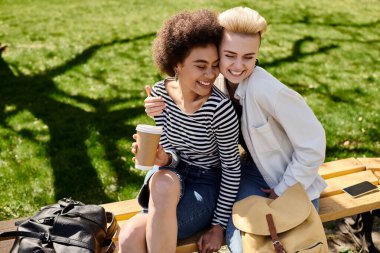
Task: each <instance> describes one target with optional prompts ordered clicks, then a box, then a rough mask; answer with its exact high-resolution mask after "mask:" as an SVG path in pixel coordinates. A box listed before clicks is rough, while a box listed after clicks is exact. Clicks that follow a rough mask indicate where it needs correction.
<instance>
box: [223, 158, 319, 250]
mask: <svg viewBox="0 0 380 253" xmlns="http://www.w3.org/2000/svg"><path fill="white" fill-rule="evenodd" d="M260 188H265V189H269V188H270V187H269V186H268V184H267V183H266V182H265V181H264V178H263V177H262V175H261V173H260V172H259V170H258V169H257V167H256V165H255V163H254V162H253V161H244V160H242V166H241V180H240V188H239V192H238V195H237V197H236V201H239V200H242V199H244V198H246V197H248V196H251V195H258V196H262V197H267V194H266V193H265V192H263V191H261V190H260ZM312 203H313V205H314V206H315V208H316V209H317V210H319V199H314V200H313V201H312ZM226 241H227V245H228V248H229V250H230V251H231V253H243V244H242V239H241V233H240V230H238V229H237V228H236V227H235V226H234V224H233V223H232V218H230V220H229V222H228V225H227V230H226Z"/></svg>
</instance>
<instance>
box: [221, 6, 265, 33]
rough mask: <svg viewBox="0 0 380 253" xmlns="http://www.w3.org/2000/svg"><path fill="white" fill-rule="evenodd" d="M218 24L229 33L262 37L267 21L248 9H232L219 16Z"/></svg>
mask: <svg viewBox="0 0 380 253" xmlns="http://www.w3.org/2000/svg"><path fill="white" fill-rule="evenodd" d="M218 20H219V23H220V25H221V26H223V28H224V29H226V30H227V31H230V32H236V33H245V34H257V33H259V34H260V36H263V34H264V33H265V31H266V30H267V21H265V18H263V17H262V16H261V15H260V14H259V13H258V12H257V11H255V10H252V9H251V8H248V7H234V8H231V9H228V10H226V11H224V12H222V13H220V14H219V17H218Z"/></svg>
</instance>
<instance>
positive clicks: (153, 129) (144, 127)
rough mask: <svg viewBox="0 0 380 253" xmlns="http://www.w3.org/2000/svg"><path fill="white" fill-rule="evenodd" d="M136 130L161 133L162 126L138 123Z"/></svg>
mask: <svg viewBox="0 0 380 253" xmlns="http://www.w3.org/2000/svg"><path fill="white" fill-rule="evenodd" d="M136 130H137V131H139V132H144V133H151V134H162V127H159V126H151V125H144V124H138V125H137V127H136Z"/></svg>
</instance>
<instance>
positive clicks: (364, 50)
mask: <svg viewBox="0 0 380 253" xmlns="http://www.w3.org/2000/svg"><path fill="white" fill-rule="evenodd" d="M236 5H246V6H249V7H252V8H255V9H257V10H259V11H260V13H261V14H262V15H263V16H264V17H265V18H266V19H267V21H268V23H269V24H270V27H269V31H268V33H267V34H266V35H265V36H264V38H263V42H262V48H261V56H260V63H261V65H262V66H264V67H265V68H266V69H267V70H268V71H270V72H271V73H272V74H273V75H274V76H276V77H277V78H279V79H280V80H281V81H282V82H284V83H285V84H287V85H289V86H290V87H292V88H294V89H295V90H297V91H299V92H300V93H301V94H302V95H303V96H304V97H305V98H306V99H307V101H308V103H309V105H310V106H311V107H312V109H313V110H314V112H315V113H316V114H317V116H318V118H319V119H320V120H321V122H322V123H323V125H324V127H325V129H326V133H327V159H326V160H327V161H330V160H334V159H340V158H347V157H364V156H367V157H376V156H380V100H379V98H378V96H379V95H378V94H379V89H380V81H379V78H380V75H379V74H380V71H379V59H380V32H379V31H380V25H379V23H380V19H379V16H378V13H380V5H379V4H378V1H376V0H363V1H360V4H359V3H358V2H357V1H353V0H344V1H327V0H322V1H316V0H313V1H296V0H284V1H263V0H262V1H253V2H252V1H235V2H233V3H232V1H227V0H224V1H220V0H218V1H216V0H215V1H201V0H194V1H184V0H176V1H139V0H128V1H122V0H113V1H100V0H91V1H89V0H83V1H73V0H68V1H62V0H60V1H58V0H54V1H37V0H12V1H11V0H7V1H5V0H0V42H1V43H4V44H6V45H8V49H7V50H6V51H5V52H4V53H3V54H2V57H1V58H0V189H1V190H0V220H4V219H9V218H13V217H22V216H27V215H30V214H32V213H34V212H35V211H36V210H37V209H38V208H39V207H41V206H43V205H46V204H50V203H53V202H55V201H57V200H58V199H60V198H62V197H67V196H72V197H73V198H76V199H78V200H81V201H83V202H86V203H105V202H110V201H117V200H123V199H129V198H132V197H134V196H135V195H136V194H137V191H138V188H139V185H140V184H141V182H142V179H143V177H142V173H141V172H139V171H137V170H135V169H133V163H132V161H131V158H132V154H131V152H130V146H131V143H132V141H133V140H132V138H131V136H132V134H133V132H134V128H135V125H136V124H137V123H141V122H150V123H152V120H151V119H149V118H148V117H147V116H146V115H145V113H144V108H143V99H144V98H145V94H144V91H143V87H144V85H145V84H153V83H154V82H155V81H158V80H160V79H161V78H162V76H161V75H160V74H159V72H158V71H157V70H156V69H155V67H154V66H153V64H152V60H151V43H152V40H153V39H154V36H155V32H156V31H157V29H158V28H159V27H160V25H161V24H162V21H163V20H164V19H166V18H167V17H169V16H171V15H172V14H174V13H176V12H178V11H180V10H185V9H188V10H190V9H198V8H201V7H208V8H212V9H214V10H217V11H222V10H224V9H227V8H230V7H232V6H236ZM300 120H302V115H300Z"/></svg>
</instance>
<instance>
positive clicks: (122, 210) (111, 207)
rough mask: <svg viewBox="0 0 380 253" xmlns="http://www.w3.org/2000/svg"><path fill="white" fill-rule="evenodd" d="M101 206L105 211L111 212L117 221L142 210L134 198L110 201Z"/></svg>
mask: <svg viewBox="0 0 380 253" xmlns="http://www.w3.org/2000/svg"><path fill="white" fill-rule="evenodd" d="M101 206H102V207H104V209H105V210H106V211H109V212H112V213H113V214H114V215H115V218H116V220H118V221H119V220H128V219H129V218H131V217H132V216H134V215H135V214H137V213H139V212H140V211H141V210H142V208H141V206H140V205H139V204H138V202H137V200H136V199H130V200H124V201H119V202H112V203H108V204H103V205H101Z"/></svg>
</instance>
